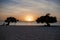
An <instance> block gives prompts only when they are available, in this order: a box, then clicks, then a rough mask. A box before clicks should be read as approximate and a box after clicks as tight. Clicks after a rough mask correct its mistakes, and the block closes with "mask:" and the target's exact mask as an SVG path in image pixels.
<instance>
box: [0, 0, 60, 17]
mask: <svg viewBox="0 0 60 40" xmlns="http://www.w3.org/2000/svg"><path fill="white" fill-rule="evenodd" d="M59 4H60V3H59V0H55V1H54V0H1V2H0V14H1V15H12V16H13V15H25V14H30V13H31V14H35V15H36V14H37V16H41V15H43V14H46V13H48V12H49V13H51V14H52V15H54V14H55V16H57V17H60V16H59V15H60V11H59V10H60V5H59Z"/></svg>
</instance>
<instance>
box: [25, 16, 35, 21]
mask: <svg viewBox="0 0 60 40" xmlns="http://www.w3.org/2000/svg"><path fill="white" fill-rule="evenodd" d="M25 21H35V18H34V17H33V16H26V17H25Z"/></svg>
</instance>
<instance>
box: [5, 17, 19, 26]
mask: <svg viewBox="0 0 60 40" xmlns="http://www.w3.org/2000/svg"><path fill="white" fill-rule="evenodd" d="M17 21H19V20H17V19H16V18H14V17H8V18H7V19H6V20H5V22H6V23H7V24H6V25H9V24H10V22H12V23H13V22H14V23H16V22H17Z"/></svg>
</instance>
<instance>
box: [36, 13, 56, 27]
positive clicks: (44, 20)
mask: <svg viewBox="0 0 60 40" xmlns="http://www.w3.org/2000/svg"><path fill="white" fill-rule="evenodd" d="M49 15H50V14H49V13H47V14H46V15H45V16H41V17H39V18H38V19H37V20H36V22H37V23H46V24H47V26H50V24H49V23H55V22H57V18H56V17H52V16H49Z"/></svg>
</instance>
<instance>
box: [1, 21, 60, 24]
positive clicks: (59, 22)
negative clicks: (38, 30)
mask: <svg viewBox="0 0 60 40" xmlns="http://www.w3.org/2000/svg"><path fill="white" fill-rule="evenodd" d="M3 23H4V22H3V21H0V25H3ZM50 24H51V25H60V21H58V22H56V23H50ZM10 25H46V23H37V22H17V23H10Z"/></svg>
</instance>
